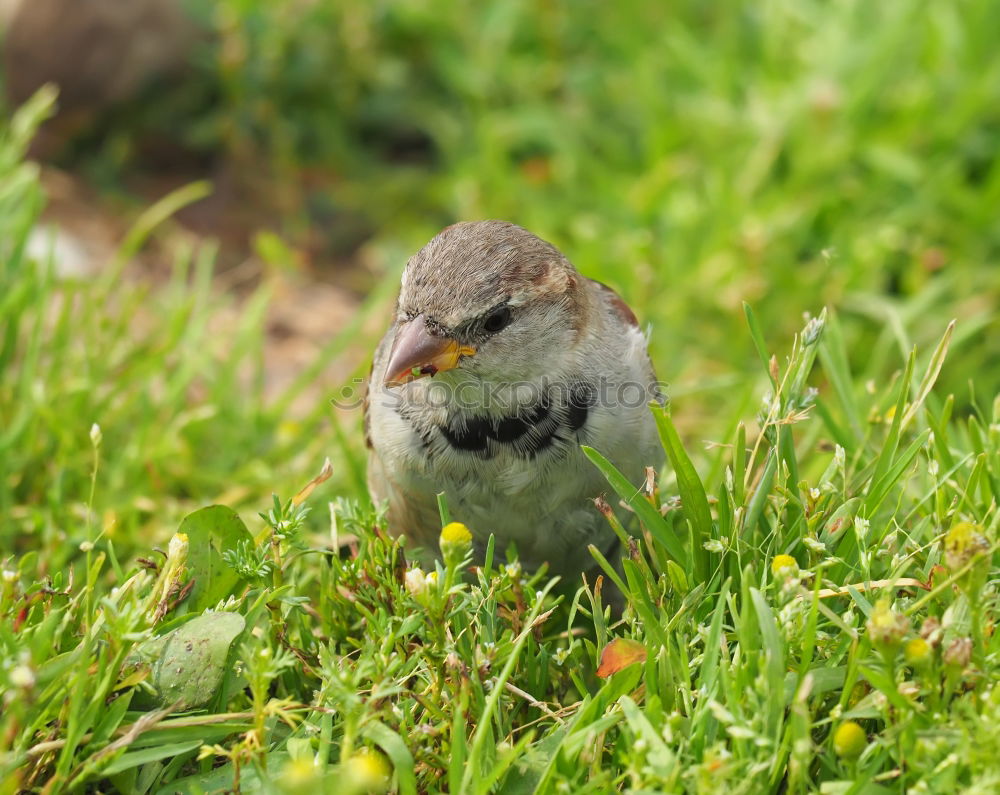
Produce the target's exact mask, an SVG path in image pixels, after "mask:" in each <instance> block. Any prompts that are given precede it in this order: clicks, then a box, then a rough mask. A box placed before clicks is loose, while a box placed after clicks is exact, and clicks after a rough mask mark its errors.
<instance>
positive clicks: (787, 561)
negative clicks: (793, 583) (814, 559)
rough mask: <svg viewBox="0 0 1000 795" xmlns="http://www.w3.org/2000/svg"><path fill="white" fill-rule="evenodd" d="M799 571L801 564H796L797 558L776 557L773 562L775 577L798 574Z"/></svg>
mask: <svg viewBox="0 0 1000 795" xmlns="http://www.w3.org/2000/svg"><path fill="white" fill-rule="evenodd" d="M798 570H799V564H798V563H796V561H795V558H793V557H792V556H791V555H775V556H774V560H772V561H771V573H772V574H774V575H775V576H778V574H779V573H780V574H782V575H786V574H797V573H798Z"/></svg>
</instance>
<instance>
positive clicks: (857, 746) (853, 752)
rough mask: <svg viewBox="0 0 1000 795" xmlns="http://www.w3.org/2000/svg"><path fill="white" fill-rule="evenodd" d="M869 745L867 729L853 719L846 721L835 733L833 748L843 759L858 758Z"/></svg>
mask: <svg viewBox="0 0 1000 795" xmlns="http://www.w3.org/2000/svg"><path fill="white" fill-rule="evenodd" d="M867 745H868V737H867V735H866V734H865V730H864V729H862V728H861V727H860V726H859V725H858V724H857V723H855V722H854V721H853V720H847V721H844V722H843V723H841V724H840V726H838V727H837V731H835V732H834V733H833V750H834V753H836V754H837V756H839V757H840V758H841V759H848V760H853V759H857V758H858V757H859V756H861V754H862V752H863V751H864V750H865V748H866V747H867Z"/></svg>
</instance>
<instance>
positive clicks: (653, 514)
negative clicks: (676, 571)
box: [582, 445, 688, 566]
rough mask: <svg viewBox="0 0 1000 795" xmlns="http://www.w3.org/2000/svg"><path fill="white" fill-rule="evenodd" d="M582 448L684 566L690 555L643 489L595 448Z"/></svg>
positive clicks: (655, 536) (612, 486)
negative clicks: (636, 485)
mask: <svg viewBox="0 0 1000 795" xmlns="http://www.w3.org/2000/svg"><path fill="white" fill-rule="evenodd" d="M582 450H583V454H584V455H585V456H587V458H589V459H590V460H591V462H593V464H594V466H596V467H597V468H598V469H599V470H601V474H602V475H604V477H605V478H606V479H607V481H608V483H609V484H610V485H611V488H613V489H614V490H615V492H616V493H617V494H618V496H619V497H621V498H622V499H623V500H625V502H626V503H628V505H629V507H630V508H631V509H632V510H633V511H635V512H636V514H637V515H638V516H639V521H640V522H642V524H643V525H644V526H645V528H646V529H647V530H648V531H649V532H650V534H651V535H652V536H653V538H654V539H656V540H657V541H658V542H659V543H660V544H662V545H663V547H664V549H665V550H666V551H667V554H668V555H670V557H672V558H673V559H674V560H675V561H677V562H678V563H680V564H681V565H682V566H685V565H687V562H688V561H687V558H688V556H687V554H686V553H685V552H684V546H683V545H682V544H681V542H680V541H679V540H678V538H677V536H676V535H674V534H673V533H672V532H670V529H669V528H668V527H667V523H666V522H665V521H664V520H663V517H662V516H660V512H659V511H657V510H656V508H654V507H653V506H652V504H651V503H650V502H649V500H647V499H646V497H645V496H644V495H643V493H642V491H640V490H639V489H637V488H636V487H635V486H633V485H632V484H631V483H629V481H628V478H626V477H625V476H624V475H623V474H622V473H621V472H619V471H618V469H617V468H616V467H615V465H614V464H612V463H611V462H610V461H608V459H606V458H605V457H604V456H603V455H601V454H600V453H599V452H597V451H596V450H595V449H594V448H592V447H587V446H586V445H584V446H583V447H582Z"/></svg>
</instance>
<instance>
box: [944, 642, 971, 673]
mask: <svg viewBox="0 0 1000 795" xmlns="http://www.w3.org/2000/svg"><path fill="white" fill-rule="evenodd" d="M941 659H942V660H944V664H945V665H947V666H950V667H952V668H960V669H961V668H965V666H967V665H968V664H969V660H971V659H972V641H971V640H970V639H969V638H956V639H955V640H953V641H952V642H951V645H950V646H949V647H948V648H947V649H945V650H944V653H943V654H942V655H941Z"/></svg>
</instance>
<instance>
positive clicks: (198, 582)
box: [178, 505, 253, 613]
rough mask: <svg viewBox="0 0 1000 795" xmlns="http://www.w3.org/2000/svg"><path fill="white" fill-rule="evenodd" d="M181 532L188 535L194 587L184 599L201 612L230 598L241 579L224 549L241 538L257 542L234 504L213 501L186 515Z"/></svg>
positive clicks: (188, 604) (196, 610)
mask: <svg viewBox="0 0 1000 795" xmlns="http://www.w3.org/2000/svg"><path fill="white" fill-rule="evenodd" d="M178 532H179V533H185V534H186V535H187V537H188V557H187V566H188V570H189V571H190V572H191V575H192V577H193V578H194V587H193V588H192V589H191V593H190V594H189V595H188V598H187V599H186V600H185V601H184V605H185V606H186V607H187V609H188V611H189V612H192V613H201V612H203V611H205V610H208V609H211V608H213V607H215V606H216V605H217V604H218V603H219V602H220V601H222V600H223V599H226V598H227V597H228V596H230V594H232V593H233V590H234V589H235V588H236V586H237V585H238V584H239V583H240V582H241V580H240V576H239V575H238V574H237V573H236V572H235V571H233V570H232V569H231V568H230V567H229V565H228V564H227V563H226V562H225V560H223V558H222V552H223V551H224V550H227V549H235V548H236V545H237V544H239V542H241V541H249V542H250V543H253V538H252V537H251V536H250V531H249V530H247V528H246V525H245V524H243V520H242V519H240V517H239V516H238V515H237V514H236V512H235V511H234V510H233V509H232V508H227V507H226V506H225V505H211V506H209V507H207V508H202V509H200V510H197V511H195V512H194V513H190V514H188V515H187V516H185V517H184V521H182V522H181V526H180V528H179V529H178Z"/></svg>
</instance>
